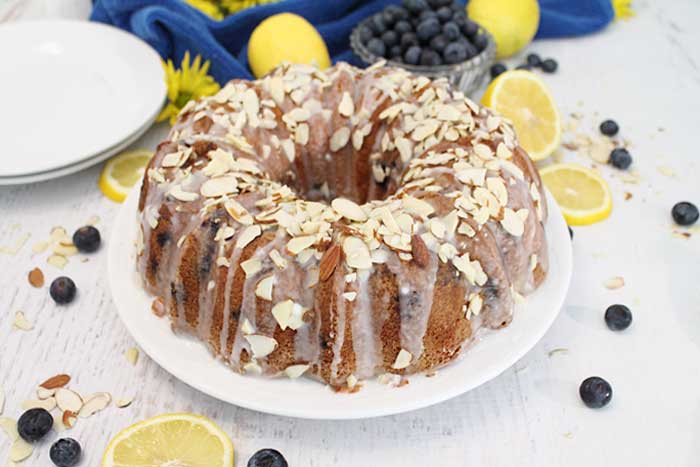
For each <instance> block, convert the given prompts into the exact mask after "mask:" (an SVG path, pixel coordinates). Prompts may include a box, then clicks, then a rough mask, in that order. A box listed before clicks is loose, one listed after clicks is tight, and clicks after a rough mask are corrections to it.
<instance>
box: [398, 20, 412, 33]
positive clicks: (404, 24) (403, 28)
mask: <svg viewBox="0 0 700 467" xmlns="http://www.w3.org/2000/svg"><path fill="white" fill-rule="evenodd" d="M394 31H396V32H397V33H399V34H406V33H407V32H411V31H413V26H411V23H409V22H408V21H406V20H405V19H402V20H400V21H397V22H396V24H395V25H394Z"/></svg>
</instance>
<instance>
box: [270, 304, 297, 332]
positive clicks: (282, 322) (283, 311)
mask: <svg viewBox="0 0 700 467" xmlns="http://www.w3.org/2000/svg"><path fill="white" fill-rule="evenodd" d="M294 305H295V303H294V301H292V300H284V301H282V302H279V303H276V304H275V305H274V306H273V307H272V316H274V317H275V320H276V321H277V324H279V327H280V329H282V330H283V331H284V330H285V329H287V327H288V326H289V321H290V320H291V318H292V314H293V313H294Z"/></svg>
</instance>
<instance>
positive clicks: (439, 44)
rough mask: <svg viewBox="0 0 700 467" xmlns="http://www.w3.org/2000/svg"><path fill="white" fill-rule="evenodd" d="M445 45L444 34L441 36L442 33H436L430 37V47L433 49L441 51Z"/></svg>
mask: <svg viewBox="0 0 700 467" xmlns="http://www.w3.org/2000/svg"><path fill="white" fill-rule="evenodd" d="M445 47H447V38H445V36H443V35H442V34H438V35H437V36H435V37H433V38H432V39H430V48H431V49H433V50H434V51H436V52H442V51H443V50H445Z"/></svg>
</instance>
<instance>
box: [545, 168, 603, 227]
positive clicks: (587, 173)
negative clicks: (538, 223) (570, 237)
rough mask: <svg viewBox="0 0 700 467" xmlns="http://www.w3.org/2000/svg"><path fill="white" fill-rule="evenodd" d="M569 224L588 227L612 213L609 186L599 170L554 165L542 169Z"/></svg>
mask: <svg viewBox="0 0 700 467" xmlns="http://www.w3.org/2000/svg"><path fill="white" fill-rule="evenodd" d="M540 175H541V176H542V181H543V182H544V184H545V186H546V187H547V188H548V189H549V191H550V192H551V193H552V196H554V199H556V200H557V204H558V205H559V207H560V208H561V212H562V213H563V214H564V219H566V222H567V224H569V225H589V224H593V223H596V222H600V221H602V220H603V219H605V218H607V217H608V216H609V215H610V212H611V211H612V206H613V203H612V195H611V194H610V187H609V186H608V182H606V181H605V180H604V179H603V177H601V176H600V175H599V174H598V173H597V172H596V171H594V170H591V169H589V168H587V167H583V166H581V165H577V164H553V165H550V166H548V167H545V168H544V169H542V170H540Z"/></svg>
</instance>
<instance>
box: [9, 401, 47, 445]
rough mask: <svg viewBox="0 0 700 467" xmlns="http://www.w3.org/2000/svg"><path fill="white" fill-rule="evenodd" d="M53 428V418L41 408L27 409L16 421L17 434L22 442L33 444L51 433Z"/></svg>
mask: <svg viewBox="0 0 700 467" xmlns="http://www.w3.org/2000/svg"><path fill="white" fill-rule="evenodd" d="M52 427H53V417H52V416H51V414H50V413H49V412H48V411H47V410H46V409H42V408H36V409H29V410H27V411H26V412H24V413H23V414H22V416H21V417H19V420H18V421H17V432H18V433H19V435H20V436H21V437H22V439H23V440H25V441H27V442H30V443H33V442H35V441H39V440H40V439H41V438H43V437H44V436H46V433H48V432H49V431H51V428H52Z"/></svg>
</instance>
